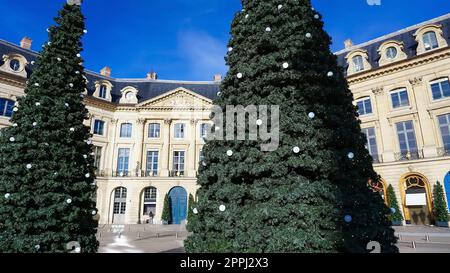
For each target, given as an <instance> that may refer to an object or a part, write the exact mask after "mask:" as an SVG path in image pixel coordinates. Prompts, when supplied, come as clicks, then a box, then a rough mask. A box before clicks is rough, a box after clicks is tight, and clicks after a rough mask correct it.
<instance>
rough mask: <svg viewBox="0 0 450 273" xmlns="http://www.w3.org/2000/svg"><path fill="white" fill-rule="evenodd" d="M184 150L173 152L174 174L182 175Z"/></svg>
mask: <svg viewBox="0 0 450 273" xmlns="http://www.w3.org/2000/svg"><path fill="white" fill-rule="evenodd" d="M184 162H185V151H174V152H173V171H174V173H175V175H184Z"/></svg>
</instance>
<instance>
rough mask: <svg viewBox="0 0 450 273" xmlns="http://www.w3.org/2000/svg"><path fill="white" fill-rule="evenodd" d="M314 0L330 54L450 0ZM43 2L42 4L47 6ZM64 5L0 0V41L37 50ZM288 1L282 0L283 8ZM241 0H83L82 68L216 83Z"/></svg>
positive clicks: (439, 11)
mask: <svg viewBox="0 0 450 273" xmlns="http://www.w3.org/2000/svg"><path fill="white" fill-rule="evenodd" d="M380 1H381V5H380V6H370V5H368V4H367V0H313V4H314V6H315V8H316V9H317V10H318V11H319V12H320V13H322V15H323V16H324V20H325V28H326V30H327V31H328V32H329V34H330V35H331V36H332V37H333V48H332V49H333V51H337V50H339V49H341V48H342V47H343V41H344V40H345V39H347V38H351V39H352V40H353V41H354V42H355V43H360V42H364V41H367V40H369V39H373V38H376V37H378V36H381V35H384V34H387V33H390V32H393V31H396V30H399V29H402V28H405V27H408V26H410V25H413V24H416V23H420V22H422V21H426V20H428V19H431V18H434V17H437V16H440V15H444V14H447V13H450V3H449V2H448V0H427V1H424V0H380ZM43 2H44V3H45V4H43ZM64 2H65V0H45V1H36V0H22V1H11V0H0V7H1V9H0V10H1V11H2V16H0V26H1V27H0V39H3V40H7V41H10V42H13V43H18V42H19V41H20V39H21V38H22V37H23V36H30V37H31V38H32V39H33V40H34V42H33V47H32V48H33V49H34V50H40V46H41V45H42V44H43V43H44V42H45V41H46V40H47V32H46V29H47V27H49V26H50V25H52V24H53V21H52V19H53V17H54V16H55V15H56V14H57V10H58V9H60V8H61V6H62V4H63V3H64ZM282 2H283V0H280V3H282ZM240 3H241V2H240V0H129V1H123V0H84V4H83V5H84V7H83V9H84V13H85V16H86V18H87V21H86V24H87V29H88V31H89V32H88V34H87V35H86V36H85V38H84V48H85V50H84V52H83V56H84V58H85V60H86V61H85V66H86V68H87V69H89V70H93V71H99V70H100V69H101V68H102V67H104V66H105V65H108V66H110V67H111V68H112V70H113V71H112V74H113V76H114V77H120V78H143V77H145V75H146V74H147V72H149V71H150V70H151V69H153V70H155V71H156V72H158V75H159V78H161V79H178V80H211V79H212V77H213V75H214V74H215V73H221V74H225V73H226V71H227V68H226V66H225V64H224V60H223V57H224V55H225V53H226V45H227V41H228V39H229V29H230V23H231V21H232V19H233V16H234V14H235V13H236V12H237V11H239V10H240V9H241V4H240Z"/></svg>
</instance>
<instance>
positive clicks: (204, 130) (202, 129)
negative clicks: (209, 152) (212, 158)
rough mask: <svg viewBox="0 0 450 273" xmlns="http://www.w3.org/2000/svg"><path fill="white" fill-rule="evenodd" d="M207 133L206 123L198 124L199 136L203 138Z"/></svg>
mask: <svg viewBox="0 0 450 273" xmlns="http://www.w3.org/2000/svg"><path fill="white" fill-rule="evenodd" d="M207 134H208V124H206V123H202V124H201V125H200V137H201V138H205V137H206V136H207Z"/></svg>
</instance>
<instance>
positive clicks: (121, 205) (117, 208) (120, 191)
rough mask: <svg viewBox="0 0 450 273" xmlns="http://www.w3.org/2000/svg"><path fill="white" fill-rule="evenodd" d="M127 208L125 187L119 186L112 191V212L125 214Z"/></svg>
mask: <svg viewBox="0 0 450 273" xmlns="http://www.w3.org/2000/svg"><path fill="white" fill-rule="evenodd" d="M126 208H127V189H126V188H123V187H120V188H117V189H116V190H115V192H114V212H113V213H114V214H125V211H126Z"/></svg>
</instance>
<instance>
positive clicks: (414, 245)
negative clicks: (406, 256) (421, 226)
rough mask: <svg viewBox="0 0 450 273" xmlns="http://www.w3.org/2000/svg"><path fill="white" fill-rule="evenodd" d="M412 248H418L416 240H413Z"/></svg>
mask: <svg viewBox="0 0 450 273" xmlns="http://www.w3.org/2000/svg"><path fill="white" fill-rule="evenodd" d="M412 248H413V249H416V242H414V241H412Z"/></svg>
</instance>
